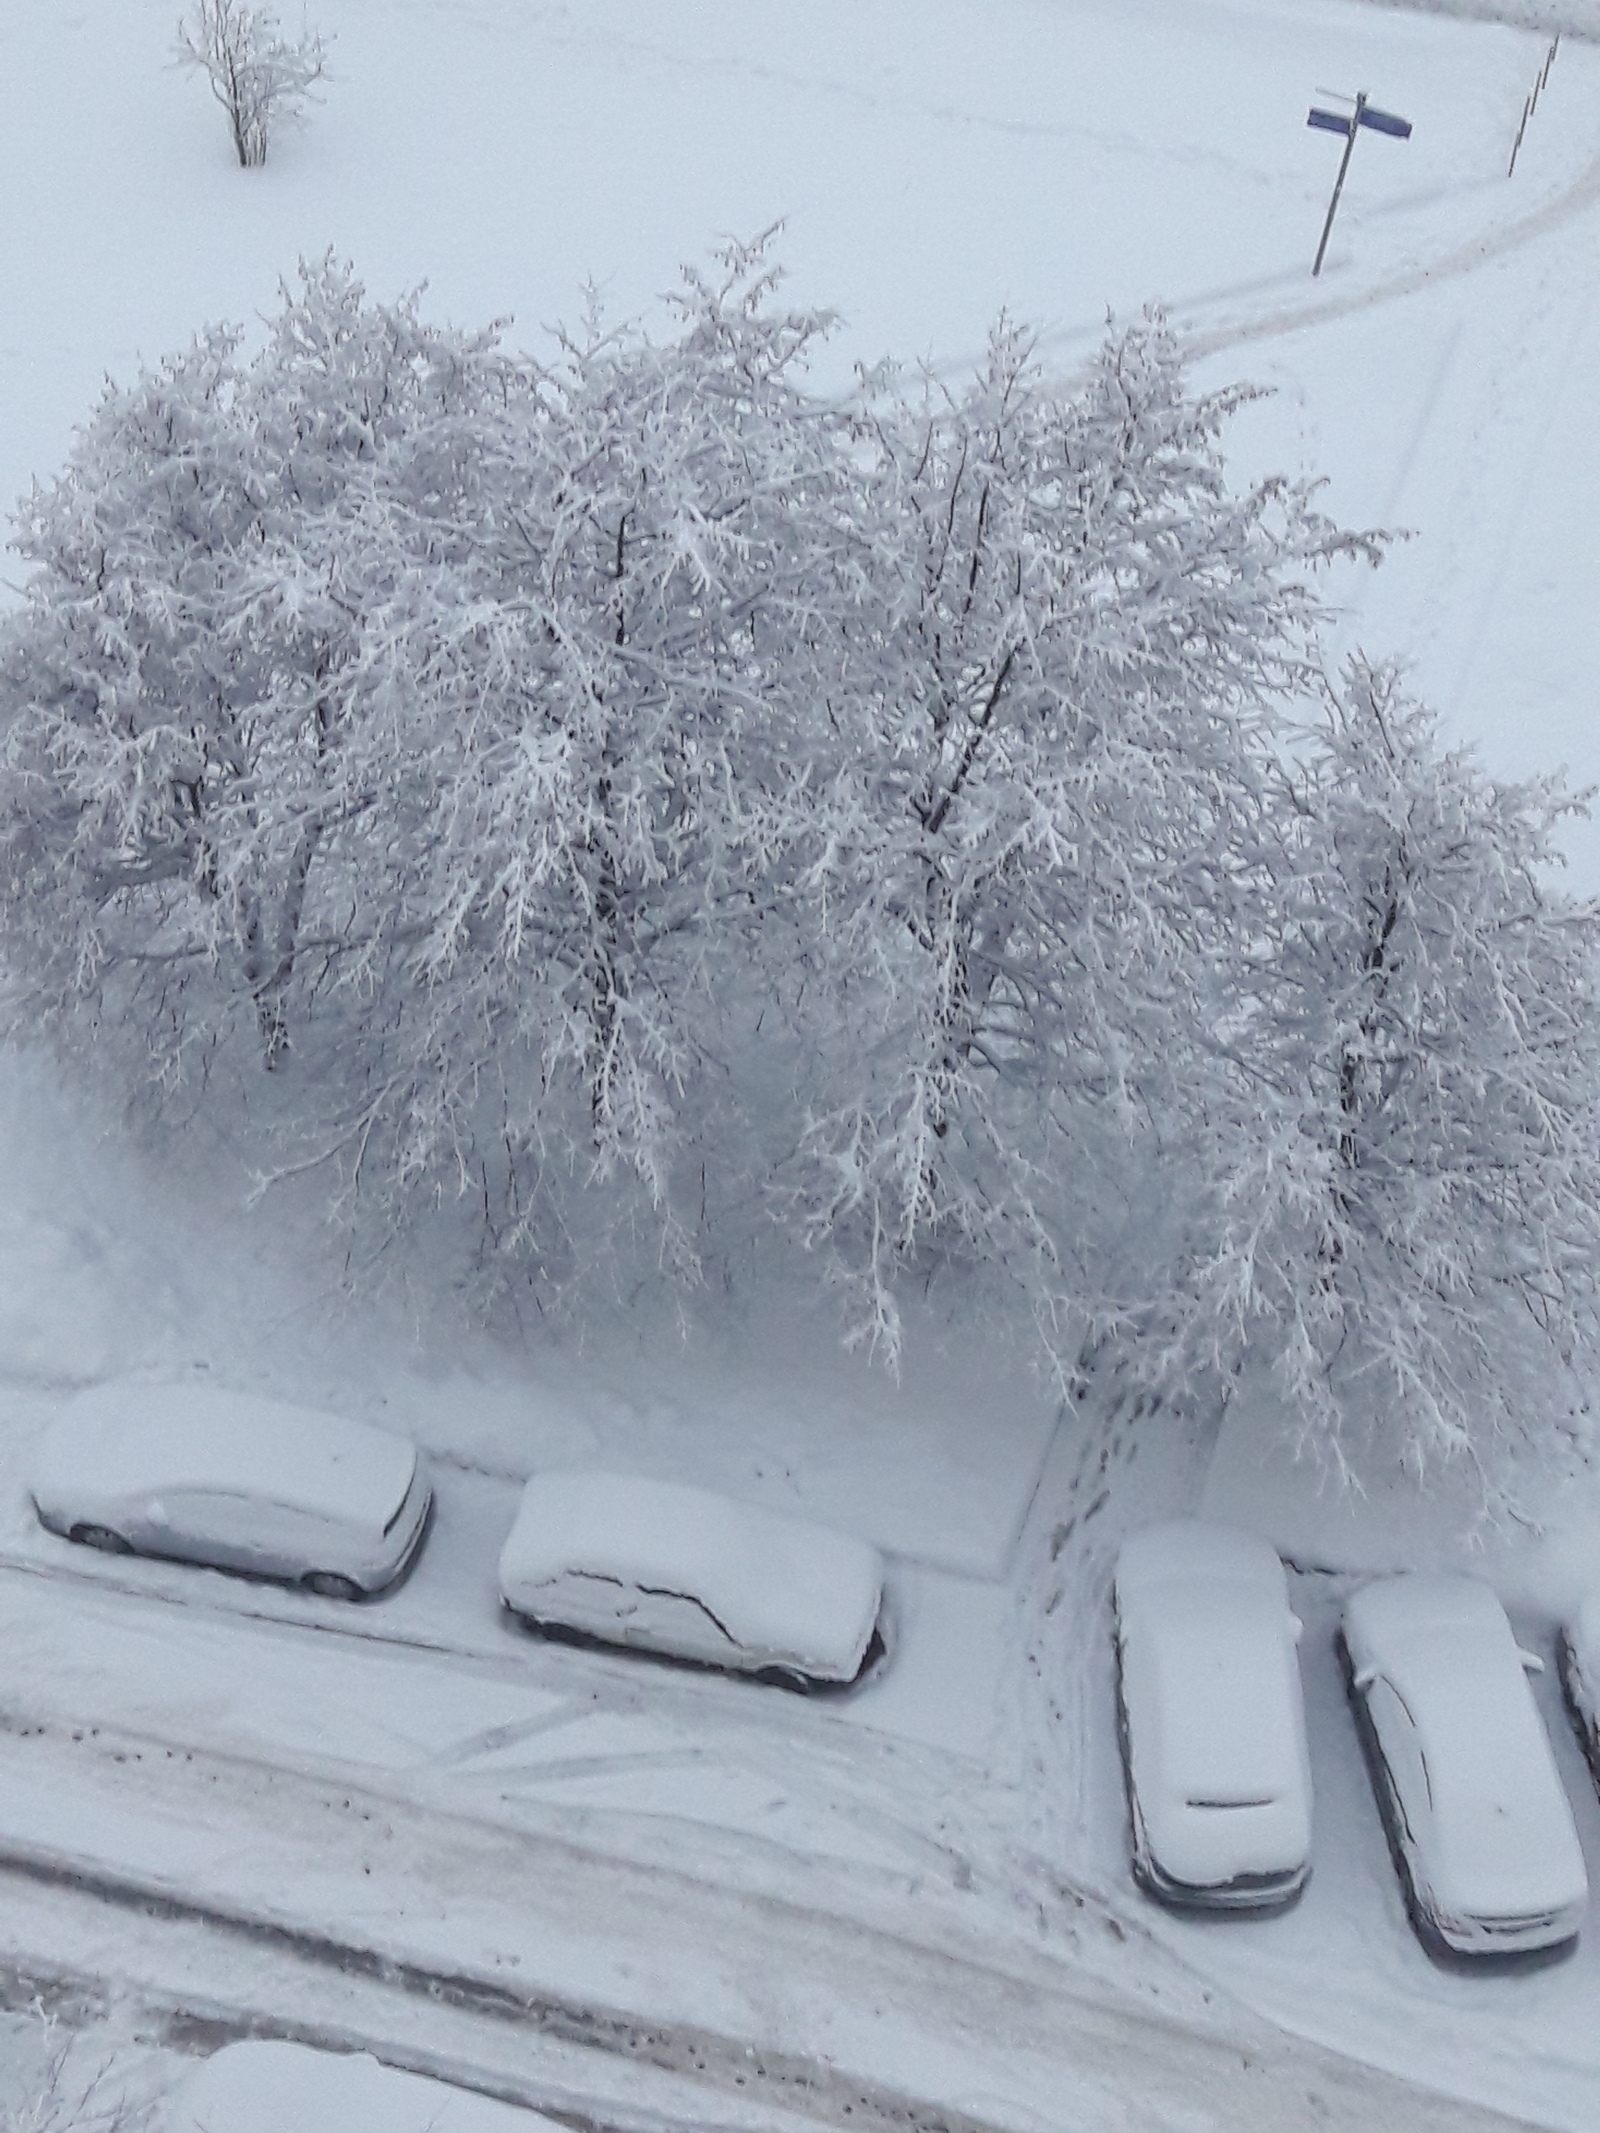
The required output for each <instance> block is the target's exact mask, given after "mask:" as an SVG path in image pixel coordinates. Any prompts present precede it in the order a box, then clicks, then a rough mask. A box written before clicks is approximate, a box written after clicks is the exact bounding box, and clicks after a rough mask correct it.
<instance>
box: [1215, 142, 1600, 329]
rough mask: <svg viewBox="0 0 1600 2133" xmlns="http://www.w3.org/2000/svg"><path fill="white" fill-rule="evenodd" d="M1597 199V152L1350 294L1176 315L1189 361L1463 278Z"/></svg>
mask: <svg viewBox="0 0 1600 2133" xmlns="http://www.w3.org/2000/svg"><path fill="white" fill-rule="evenodd" d="M1597 204H1600V155H1597V156H1596V157H1594V159H1593V160H1592V161H1591V162H1590V163H1589V164H1588V165H1587V166H1586V168H1585V169H1584V170H1583V171H1582V172H1580V174H1579V175H1578V177H1577V178H1575V179H1574V180H1573V182H1572V183H1571V184H1570V185H1569V186H1567V187H1566V188H1565V190H1564V191H1562V192H1560V193H1558V194H1557V195H1556V197H1555V198H1554V199H1553V200H1547V201H1545V203H1544V204H1543V206H1541V207H1536V208H1533V209H1531V210H1530V211H1529V212H1528V213H1527V214H1525V215H1520V216H1518V217H1517V219H1516V220H1515V221H1514V222H1508V223H1505V224H1503V225H1502V226H1501V227H1500V228H1499V229H1497V230H1490V231H1487V232H1485V233H1484V234H1483V235H1481V236H1477V237H1472V238H1469V239H1468V240H1467V241H1466V243H1464V244H1458V245H1456V246H1455V247H1454V248H1453V249H1452V250H1450V251H1448V252H1444V253H1441V254H1440V255H1439V256H1438V257H1437V258H1435V259H1432V260H1427V261H1423V262H1420V263H1418V264H1417V265H1414V266H1410V267H1405V268H1402V269H1400V270H1399V271H1398V272H1396V273H1393V274H1390V275H1387V276H1385V277H1384V278H1383V279H1382V280H1380V281H1377V282H1373V283H1369V284H1368V285H1367V286H1366V287H1364V288H1362V289H1358V290H1353V291H1351V293H1350V294H1348V295H1346V296H1329V297H1323V298H1320V299H1317V300H1315V301H1313V302H1309V303H1304V304H1295V305H1288V306H1285V307H1284V308H1283V309H1281V310H1277V311H1269V312H1266V313H1264V314H1262V315H1261V316H1259V317H1256V318H1251V319H1244V320H1240V321H1238V322H1236V323H1234V324H1232V325H1226V326H1217V327H1209V328H1204V327H1197V326H1194V325H1189V326H1185V325H1184V324H1183V323H1182V322H1181V321H1180V320H1175V321H1174V325H1175V329H1176V330H1177V332H1178V333H1179V334H1180V336H1181V338H1182V340H1183V345H1184V350H1185V353H1186V354H1187V355H1188V357H1189V358H1190V360H1191V361H1197V360H1199V359H1200V358H1202V357H1204V356H1210V355H1219V354H1221V353H1223V352H1224V351H1225V350H1227V349H1230V348H1243V347H1247V346H1248V345H1249V344H1250V343H1251V342H1253V341H1265V340H1275V339H1279V338H1281V337H1282V336H1283V335H1285V334H1289V333H1298V332H1300V331H1301V330H1302V328H1304V327H1307V326H1320V325H1324V324H1327V323H1328V322H1330V321H1332V320H1335V319H1342V318H1351V317H1354V316H1356V315H1357V314H1359V313H1360V312H1363V311H1373V310H1377V309H1378V308H1379V307H1380V306H1382V305H1384V304H1391V303H1395V302H1397V301H1398V300H1399V299H1400V298H1402V297H1406V296H1415V295H1418V294H1419V293H1420V292H1421V291H1422V290H1424V289H1431V288H1437V287H1439V286H1440V285H1441V284H1442V283H1444V282H1448V281H1459V280H1460V279H1461V278H1462V277H1463V276H1465V275H1468V274H1475V273H1477V272H1478V270H1479V268H1480V267H1484V266H1487V265H1488V264H1489V263H1490V261H1492V260H1496V259H1502V258H1504V257H1505V256H1506V255H1507V254H1508V253H1510V252H1517V251H1521V250H1522V249H1523V248H1524V247H1525V246H1527V245H1530V244H1533V243H1535V242H1537V240H1538V239H1539V238H1541V237H1545V236H1548V235H1550V233H1551V232H1552V231H1555V230H1559V229H1562V228H1564V227H1565V225H1566V224H1567V223H1569V222H1573V221H1576V220H1577V218H1578V217H1579V216H1581V215H1583V214H1585V213H1587V212H1588V210H1589V209H1590V208H1592V207H1594V206H1596V205H1597Z"/></svg>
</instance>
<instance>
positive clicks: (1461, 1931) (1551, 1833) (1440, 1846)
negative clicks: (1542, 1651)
mask: <svg viewBox="0 0 1600 2133" xmlns="http://www.w3.org/2000/svg"><path fill="white" fill-rule="evenodd" d="M1340 1645H1341V1652H1340V1656H1341V1659H1342V1661H1343V1664H1344V1666H1345V1670H1346V1682H1347V1686H1348V1688H1349V1692H1350V1700H1351V1704H1352V1707H1353V1709H1354V1711H1355V1716H1356V1723H1357V1726H1358V1729H1359V1731H1360V1734H1361V1743H1362V1747H1363V1749H1364V1750H1365V1752H1366V1757H1367V1765H1368V1769H1369V1771H1370V1773H1371V1777H1372V1788H1373V1791H1374V1793H1375V1795H1376V1797H1377V1802H1378V1808H1379V1812H1380V1813H1381V1815H1382V1817H1383V1823H1384V1828H1385V1831H1386V1833H1387V1836H1388V1839H1389V1848H1390V1850H1391V1852H1392V1853H1393V1855H1394V1860H1395V1865H1396V1868H1397V1870H1398V1872H1399V1875H1400V1882H1401V1886H1402V1888H1403V1890H1404V1892H1405V1897H1406V1905H1407V1908H1408V1910H1409V1911H1410V1913H1411V1920H1412V1924H1413V1925H1414V1926H1415V1928H1416V1930H1417V1934H1418V1937H1419V1938H1420V1939H1421V1941H1422V1943H1423V1945H1424V1946H1425V1947H1426V1948H1428V1949H1429V1951H1430V1952H1431V1953H1433V1954H1434V1955H1443V1956H1447V1957H1448V1956H1450V1955H1468V1956H1488V1955H1495V1954H1503V1955H1514V1954H1519V1953H1531V1952H1533V1951H1536V1950H1544V1951H1550V1952H1554V1951H1558V1950H1560V1949H1562V1948H1564V1947H1567V1946H1570V1944H1571V1943H1572V1942H1573V1941H1574V1940H1575V1939H1576V1938H1577V1933H1578V1928H1579V1925H1580V1924H1581V1922H1582V1918H1583V1913H1584V1908H1585V1905H1586V1904H1587V1901H1588V1893H1589V1885H1588V1877H1587V1875H1586V1873H1585V1871H1584V1863H1583V1853H1582V1851H1581V1849H1580V1848H1579V1844H1578V1833H1577V1830H1576V1829H1575V1828H1574V1826H1573V1820H1572V1809H1571V1806H1570V1805H1569V1804H1568V1801H1567V1796H1566V1793H1565V1792H1564V1791H1563V1789H1562V1785H1561V1778H1560V1775H1559V1773H1558V1772H1557V1770H1556V1765H1555V1758H1554V1756H1553V1754H1552V1753H1551V1748H1550V1741H1549V1738H1548V1736H1547V1734H1546V1733H1545V1729H1544V1722H1543V1720H1542V1719H1541V1718H1540V1716H1539V1709H1538V1706H1537V1704H1536V1703H1535V1702H1534V1700H1533V1692H1532V1690H1531V1689H1530V1687H1529V1685H1528V1678H1527V1677H1528V1674H1529V1673H1530V1672H1540V1671H1542V1669H1543V1661H1542V1660H1540V1659H1539V1658H1537V1657H1536V1656H1535V1655H1533V1654H1531V1653H1528V1652H1524V1651H1521V1650H1519V1649H1518V1646H1517V1641H1516V1638H1515V1636H1514V1635H1513V1633H1512V1629H1511V1624H1510V1623H1509V1622H1508V1621H1507V1619H1506V1612H1505V1609H1504V1608H1503V1607H1502V1606H1501V1604H1500V1602H1499V1600H1498V1599H1497V1598H1496V1596H1495V1594H1494V1593H1493V1592H1492V1591H1491V1590H1490V1588H1489V1587H1488V1586H1487V1585H1485V1584H1483V1583H1482V1582H1481V1581H1479V1580H1478V1579H1476V1578H1467V1577H1455V1576H1447V1575H1442V1574H1432V1573H1426V1574H1425V1573H1422V1572H1413V1573H1410V1574H1408V1575H1405V1576H1401V1577H1389V1578H1379V1579H1378V1580H1376V1581H1375V1582H1374V1583H1372V1584H1370V1585H1364V1586H1362V1588H1361V1590H1360V1591H1359V1592H1357V1593H1355V1594H1354V1595H1353V1596H1352V1598H1351V1599H1350V1600H1349V1601H1348V1602H1347V1603H1346V1606H1345V1611H1344V1624H1343V1628H1342V1630H1341V1632H1340Z"/></svg>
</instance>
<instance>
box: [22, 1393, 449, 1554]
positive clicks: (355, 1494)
mask: <svg viewBox="0 0 1600 2133" xmlns="http://www.w3.org/2000/svg"><path fill="white" fill-rule="evenodd" d="M416 1464H417V1451H416V1447H415V1445H413V1444H411V1443H410V1442H409V1441H408V1440H407V1439H405V1438H403V1437H397V1436H394V1435H392V1434H390V1432H388V1431H387V1430H381V1429H374V1428H372V1427H371V1426H370V1425H369V1424H367V1423H365V1422H352V1421H350V1420H348V1419H346V1418H345V1417H344V1416H342V1415H332V1414H324V1413H321V1412H320V1411H318V1410H315V1409H312V1408H306V1407H294V1406H290V1405H287V1404H286V1403H284V1402H282V1401H278V1400H266V1399H260V1398H257V1397H256V1396H254V1395H252V1394H248V1393H238V1392H228V1391H225V1390H222V1389H220V1388H218V1387H215V1386H210V1385H123V1384H111V1385H102V1386H96V1387H95V1388H94V1389H93V1390H92V1391H89V1392H85V1393H80V1394H79V1395H78V1396H77V1398H75V1399H74V1400H72V1401H71V1402H70V1403H69V1404H68V1405H67V1406H66V1407H65V1408H63V1410H62V1411H61V1413H60V1414H59V1415H57V1416H56V1418H55V1420H54V1421H53V1422H52V1423H51V1425H50V1427H49V1428H48V1429H47V1430H46V1432H45V1434H44V1437H43V1440H42V1442H41V1443H40V1446H39V1449H38V1452H37V1454H36V1456H35V1460H34V1465H33V1474H32V1484H33V1493H34V1495H35V1497H36V1498H37V1499H38V1501H39V1503H40V1504H41V1506H46V1505H48V1504H61V1503H65V1504H68V1505H72V1504H74V1503H76V1502H78V1501H79V1500H80V1499H81V1498H82V1497H83V1496H84V1495H85V1494H86V1493H90V1492H92V1494H93V1495H94V1496H95V1497H96V1498H97V1499H99V1500H101V1501H103V1502H110V1501H113V1500H115V1499H118V1498H132V1497H136V1496H159V1495H160V1494H161V1493H162V1492H163V1491H167V1492H173V1491H179V1490H199V1491H206V1492H216V1493H218V1494H227V1495H244V1496H249V1497H254V1498H258V1499H261V1500H264V1501H268V1502H272V1503H278V1504H282V1505H285V1506H287V1507H288V1508H289V1509H291V1510H296V1511H302V1512H305V1513H306V1514H307V1515H308V1516H311V1517H314V1518H325V1519H329V1520H334V1521H338V1522H341V1523H345V1524H349V1525H355V1526H370V1525H372V1524H374V1523H376V1524H377V1525H378V1526H379V1527H380V1528H381V1526H382V1525H383V1523H384V1521H385V1520H386V1519H387V1518H388V1517H389V1515H390V1514H391V1513H392V1512H393V1511H394V1509H395V1508H396V1506H397V1505H398V1504H399V1503H400V1501H401V1499H402V1498H403V1497H404V1495H405V1493H406V1490H407V1489H408V1488H409V1487H410V1486H411V1480H412V1476H413V1475H414V1473H415V1471H416Z"/></svg>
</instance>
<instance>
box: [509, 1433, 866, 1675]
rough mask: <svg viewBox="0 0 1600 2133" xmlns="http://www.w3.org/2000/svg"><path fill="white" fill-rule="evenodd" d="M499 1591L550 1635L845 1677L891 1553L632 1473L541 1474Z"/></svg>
mask: <svg viewBox="0 0 1600 2133" xmlns="http://www.w3.org/2000/svg"><path fill="white" fill-rule="evenodd" d="M500 1591H501V1596H502V1598H503V1599H504V1601H505V1604H506V1606H507V1607H508V1608H510V1609H511V1611H512V1612H513V1613H514V1614H516V1615H518V1616H519V1617H521V1618H522V1620H524V1621H525V1622H527V1623H528V1624H529V1625H531V1626H532V1627H533V1628H535V1629H538V1630H541V1631H543V1632H544V1633H545V1634H547V1635H550V1636H554V1637H557V1638H565V1639H568V1640H575V1641H580V1642H586V1643H587V1642H599V1643H604V1644H620V1645H628V1646H632V1647H635V1648H636V1649H638V1650H640V1651H646V1652H654V1653H656V1654H658V1655H660V1656H663V1657H667V1658H673V1659H680V1660H685V1661H687V1662H689V1663H691V1664H693V1665H698V1666H712V1667H721V1668H726V1669H729V1670H731V1671H733V1672H736V1673H743V1674H753V1675H755V1676H757V1677H758V1678H759V1679H762V1680H766V1681H775V1682H778V1683H780V1684H782V1685H783V1686H785V1687H790V1688H801V1689H814V1688H825V1687H842V1686H844V1685H846V1684H848V1683H850V1682H853V1681H855V1680H857V1679H858V1678H859V1677H860V1676H861V1675H862V1674H863V1673H864V1672H865V1671H866V1669H867V1668H868V1667H869V1666H870V1665H871V1664H872V1663H873V1661H874V1660H875V1659H876V1658H877V1656H878V1654H879V1653H880V1652H881V1650H882V1641H881V1638H880V1636H879V1631H878V1617H879V1613H880V1611H881V1609H882V1605H883V1562H882V1559H881V1557H880V1556H879V1554H878V1551H877V1550H876V1549H875V1548H873V1547H872V1546H870V1545H869V1544H868V1543H867V1542H866V1541H862V1540H857V1539H854V1538H853V1537H851V1536H850V1535H848V1534H843V1533H836V1532H833V1531H832V1530H831V1529H829V1528H828V1527H826V1526H816V1525H812V1524H810V1523H808V1522H806V1521H803V1520H800V1519H796V1518H788V1517H784V1516H781V1515H780V1514H779V1513H777V1512H774V1511H767V1510H762V1509H759V1508H757V1507H756V1506H754V1505H751V1504H744V1503H735V1502H732V1501H730V1500H729V1499H728V1498H727V1497H723V1496H717V1495H713V1494H712V1493H711V1492H710V1491H708V1490H706V1489H697V1488H689V1487H686V1486H684V1485H683V1484H681V1483H678V1482H667V1481H650V1480H645V1479H642V1478H641V1477H639V1476H637V1475H621V1474H597V1473H588V1472H568V1471H561V1472H554V1473H546V1474H536V1475H535V1476H534V1478H533V1479H532V1480H531V1481H530V1482H529V1483H528V1485H527V1488H526V1489H525V1491H524V1492H523V1497H522V1503H521V1506H520V1508H519V1510H518V1512H517V1518H516V1523H515V1524H514V1525H513V1526H512V1529H511V1533H510V1536H509V1538H508V1539H507V1541H506V1544H505V1549H504V1552H503V1553H502V1555H501V1558H500Z"/></svg>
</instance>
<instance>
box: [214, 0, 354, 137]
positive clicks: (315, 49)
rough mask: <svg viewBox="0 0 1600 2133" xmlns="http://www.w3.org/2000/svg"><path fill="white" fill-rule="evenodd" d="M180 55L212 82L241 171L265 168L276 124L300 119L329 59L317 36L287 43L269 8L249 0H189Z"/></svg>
mask: <svg viewBox="0 0 1600 2133" xmlns="http://www.w3.org/2000/svg"><path fill="white" fill-rule="evenodd" d="M177 50H178V58H179V60H180V61H181V62H182V64H183V65H185V66H189V67H197V68H199V69H200V71H201V72H202V73H203V74H204V75H205V77H206V79H207V81H208V82H209V83H210V84H211V93H212V95H213V96H214V97H215V98H216V100H217V102H218V103H219V104H220V105H221V106H222V108H223V110H224V111H225V112H226V113H227V117H228V129H229V131H230V133H231V134H232V136H233V146H234V152H235V154H236V155H237V156H238V158H239V163H240V167H241V168H242V169H245V170H249V169H253V168H255V167H257V166H259V165H260V164H262V163H265V161H266V160H267V143H268V140H269V139H270V137H271V134H272V130H273V128H274V126H275V125H276V124H277V122H278V120H279V119H280V118H294V117H296V116H298V114H299V113H300V111H301V109H302V107H303V106H304V104H305V102H306V100H307V98H308V97H309V96H310V93H311V89H312V86H313V84H314V83H316V82H319V81H320V80H321V79H322V76H323V72H324V69H325V66H326V59H327V55H326V52H325V50H324V46H323V41H322V39H321V37H320V36H318V34H317V33H316V31H314V30H306V31H305V32H304V33H303V34H302V35H301V37H300V38H299V39H298V40H297V41H296V42H295V43H292V44H291V43H290V42H289V40H288V39H287V38H286V37H284V36H282V35H281V34H280V29H279V23H278V18H277V16H276V15H274V14H273V13H272V12H271V10H270V9H268V8H264V7H250V6H248V5H247V4H246V0H194V6H193V7H192V9H191V10H190V12H189V13H188V14H187V15H186V16H185V17H184V18H183V20H182V21H180V23H179V24H178V44H177Z"/></svg>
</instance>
